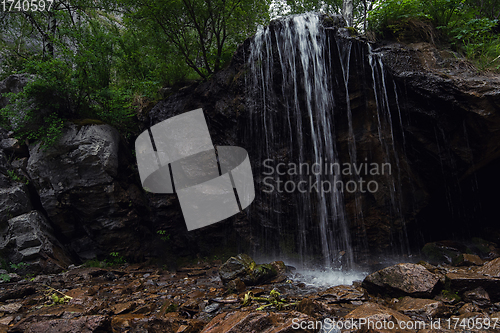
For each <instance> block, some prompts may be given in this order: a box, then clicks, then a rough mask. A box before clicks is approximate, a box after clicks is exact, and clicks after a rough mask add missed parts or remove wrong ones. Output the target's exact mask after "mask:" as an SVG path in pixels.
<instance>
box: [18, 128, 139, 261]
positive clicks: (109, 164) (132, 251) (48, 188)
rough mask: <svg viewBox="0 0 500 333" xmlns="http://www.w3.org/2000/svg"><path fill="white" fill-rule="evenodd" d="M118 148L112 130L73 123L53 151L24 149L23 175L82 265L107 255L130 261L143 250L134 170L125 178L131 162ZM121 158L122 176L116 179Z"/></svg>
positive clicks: (34, 148)
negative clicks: (112, 253) (120, 256)
mask: <svg viewBox="0 0 500 333" xmlns="http://www.w3.org/2000/svg"><path fill="white" fill-rule="evenodd" d="M119 147H120V136H119V134H118V132H117V130H116V129H114V128H113V127H111V126H109V125H86V126H77V125H75V124H71V125H69V126H67V127H66V128H65V129H64V132H63V134H62V137H61V138H60V139H59V141H58V142H57V143H56V144H55V145H54V146H53V147H50V148H48V149H43V148H42V147H41V146H40V144H34V145H30V147H29V149H30V157H29V160H28V166H27V172H28V174H29V176H30V178H31V179H32V182H33V184H34V185H35V187H36V189H37V191H38V194H39V196H40V201H41V204H42V206H43V208H44V209H45V211H46V212H47V214H48V216H49V218H50V219H51V221H52V222H53V224H54V225H55V227H56V229H57V231H58V232H60V233H61V234H62V235H64V237H65V239H67V240H68V244H67V245H68V246H69V248H70V249H71V250H72V251H74V252H76V253H77V254H78V256H79V257H80V259H82V260H87V259H91V258H94V257H95V256H96V255H102V256H106V255H109V253H111V252H119V253H120V255H123V256H127V257H130V256H132V257H134V258H135V257H136V256H138V255H140V254H141V252H140V251H139V249H140V248H142V253H144V252H145V251H147V246H144V245H147V243H144V242H143V237H144V235H145V234H148V231H147V229H146V228H145V227H144V226H143V224H144V223H142V222H143V217H141V214H140V213H139V212H138V209H142V206H141V200H140V198H141V195H142V194H141V191H140V190H139V188H138V187H137V186H136V185H135V184H134V178H133V177H137V175H135V170H134V169H133V168H131V172H134V175H133V176H130V174H129V175H127V173H126V170H127V167H128V165H126V164H127V163H130V164H132V163H134V162H132V161H131V160H127V159H126V157H125V155H123V156H122V155H120V153H119ZM121 157H123V159H122V160H121V161H122V162H121V163H123V164H125V165H123V168H124V170H125V172H124V173H120V174H119V173H118V171H119V164H120V162H119V161H120V158H121ZM129 177H132V178H131V179H129ZM142 215H146V214H142ZM65 245H66V244H65Z"/></svg>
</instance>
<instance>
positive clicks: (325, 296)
mask: <svg viewBox="0 0 500 333" xmlns="http://www.w3.org/2000/svg"><path fill="white" fill-rule="evenodd" d="M319 299H320V300H321V301H323V302H326V303H349V302H362V301H367V300H368V295H367V293H366V290H364V289H363V288H361V287H359V288H355V287H353V286H345V285H340V286H335V287H331V288H328V289H327V290H325V291H323V292H320V293H319Z"/></svg>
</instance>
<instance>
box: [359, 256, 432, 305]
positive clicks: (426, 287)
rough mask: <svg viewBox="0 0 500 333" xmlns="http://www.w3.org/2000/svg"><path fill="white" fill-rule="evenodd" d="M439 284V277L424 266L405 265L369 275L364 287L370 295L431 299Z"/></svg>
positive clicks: (387, 268) (398, 265)
mask: <svg viewBox="0 0 500 333" xmlns="http://www.w3.org/2000/svg"><path fill="white" fill-rule="evenodd" d="M438 282H439V276H438V275H436V274H433V273H431V272H429V271H428V270H427V269H425V268H424V267H423V266H422V265H418V264H410V263H403V264H397V265H394V266H390V267H386V268H384V269H382V270H380V271H377V272H375V273H372V274H370V275H368V276H367V277H366V278H365V279H364V281H363V284H362V285H363V287H364V288H366V289H367V291H368V292H369V293H380V294H389V295H394V296H403V295H408V296H416V297H429V296H431V294H433V293H434V292H435V291H436V286H437V284H438Z"/></svg>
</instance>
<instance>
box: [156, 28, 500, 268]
mask: <svg viewBox="0 0 500 333" xmlns="http://www.w3.org/2000/svg"><path fill="white" fill-rule="evenodd" d="M272 29H280V23H274V25H272ZM276 31H278V30H276ZM338 31H339V30H338V29H336V28H335V25H334V24H333V25H328V24H327V29H326V30H325V34H326V39H327V40H328V45H330V46H329V49H328V50H325V52H326V53H327V56H326V59H328V64H327V65H326V67H327V70H328V71H327V74H326V75H331V78H330V79H331V82H332V83H331V88H332V91H331V95H332V96H333V98H334V100H335V108H334V109H333V108H332V110H333V111H331V112H330V113H328V117H330V118H329V119H330V120H329V121H330V122H331V123H334V125H335V131H336V132H335V140H336V148H335V149H337V150H338V158H339V160H340V161H341V162H351V157H352V152H351V151H350V144H352V142H355V144H356V156H357V160H358V162H359V161H364V160H365V158H366V160H367V161H368V162H369V163H371V162H374V163H378V164H381V163H384V162H387V161H388V162H390V163H391V165H392V179H393V180H391V179H388V178H387V179H382V178H378V181H379V189H378V191H377V192H376V193H356V194H349V193H346V194H345V196H344V207H345V213H346V216H347V220H348V224H349V232H350V234H351V237H352V238H351V242H352V244H353V245H354V252H355V257H356V255H357V258H356V259H358V260H363V258H365V257H366V253H374V252H383V251H392V250H393V249H394V248H396V247H397V245H395V244H396V243H398V242H399V241H398V240H399V239H400V238H401V239H404V238H405V237H406V236H405V234H404V232H402V230H403V229H404V226H406V227H407V230H408V232H407V233H406V234H407V235H408V236H409V237H410V241H412V239H411V238H412V236H414V235H417V234H418V233H417V232H413V231H418V232H422V233H423V234H424V235H426V236H427V235H429V238H428V239H440V238H446V237H449V236H447V235H448V234H449V231H450V230H462V229H463V230H466V228H462V226H465V225H466V223H468V222H467V221H470V220H471V218H472V215H471V214H472V212H473V211H474V207H475V205H476V203H477V202H478V200H477V199H474V197H473V196H472V195H471V196H470V197H468V196H467V195H468V194H467V193H469V192H471V193H472V192H473V191H472V186H473V185H472V183H471V181H472V180H473V179H472V178H473V177H475V175H476V176H477V175H479V174H480V173H481V172H485V173H487V174H488V175H489V176H491V177H490V179H495V182H496V181H497V180H499V179H500V178H499V177H498V175H497V174H495V171H493V170H497V169H498V167H497V165H496V164H495V165H493V164H494V163H495V162H494V160H495V159H498V157H500V155H499V154H498V149H497V148H498V142H500V137H499V135H500V134H499V133H498V131H496V130H495V129H496V128H498V127H499V126H500V115H499V112H498V110H499V107H500V88H499V87H500V82H499V80H498V78H494V77H486V76H485V77H483V76H477V73H476V76H474V75H472V73H473V72H474V71H473V70H470V67H469V69H467V66H465V65H464V64H465V63H464V62H462V63H460V62H455V61H454V60H453V59H452V57H450V56H447V55H446V54H445V53H443V52H441V51H438V50H436V49H435V48H433V47H430V46H429V45H428V44H418V45H417V44H415V45H401V44H392V45H385V46H380V47H378V45H373V46H372V49H373V50H374V52H376V54H377V56H376V57H373V58H372V59H371V63H370V58H369V57H370V52H369V49H368V46H367V44H366V43H365V42H364V41H362V40H359V39H354V38H350V37H348V36H346V34H343V35H342V34H339V33H338ZM278 32H279V31H278ZM341 35H342V36H341ZM347 35H348V34H347ZM251 43H252V41H251V40H247V41H246V42H245V43H244V44H243V45H242V46H241V47H240V48H239V49H238V51H237V52H236V53H235V57H234V58H233V60H232V62H231V64H230V66H229V67H228V68H226V69H224V70H223V71H220V72H219V73H217V74H215V75H214V77H213V79H212V80H210V81H208V82H203V83H201V84H198V85H197V84H193V85H191V86H189V87H186V88H183V89H181V90H179V91H177V92H175V93H173V94H172V95H171V96H170V97H168V98H166V99H165V100H163V101H161V102H160V103H158V104H157V105H156V106H155V107H154V108H153V109H152V110H151V112H150V115H149V116H150V120H151V124H155V123H158V122H160V121H163V120H165V119H167V118H169V117H172V116H174V115H177V114H180V113H182V112H186V111H190V110H193V109H195V108H200V107H202V108H203V109H204V112H205V115H206V118H207V122H208V127H209V130H210V132H211V134H212V137H213V138H214V143H216V144H231V145H233V144H234V145H239V146H242V147H244V148H245V149H247V150H248V151H249V156H250V157H251V159H252V167H253V171H254V178H255V181H256V200H255V202H254V204H253V205H252V207H251V209H250V211H249V220H250V222H248V220H245V219H244V220H242V221H240V223H234V222H232V221H231V222H230V224H229V225H231V224H233V226H236V225H238V228H240V230H244V232H242V233H240V235H241V237H242V238H244V239H245V240H247V244H250V245H252V246H253V247H254V248H261V249H262V246H266V250H267V248H268V249H269V250H272V251H281V253H283V252H286V251H289V250H290V249H284V248H283V247H282V248H280V249H277V248H278V247H279V245H277V244H280V242H281V243H284V242H283V239H286V240H287V242H288V243H291V244H297V243H298V242H299V239H298V237H297V236H296V235H297V234H298V233H299V222H297V216H300V213H301V212H303V211H302V209H303V206H301V205H300V204H297V202H296V201H294V200H295V199H294V197H293V196H295V197H297V195H299V194H298V193H292V194H291V195H287V194H286V193H283V194H280V195H279V196H271V195H265V194H263V189H264V188H267V187H266V186H265V185H264V184H263V182H264V181H263V179H264V177H265V176H264V175H263V172H265V171H267V170H266V169H265V168H263V166H262V164H263V160H265V159H266V158H271V159H275V160H276V163H278V162H284V163H288V162H297V152H298V151H299V148H300V147H299V146H303V147H305V148H304V156H307V159H306V160H308V161H309V162H311V161H312V159H311V156H310V155H311V154H312V153H311V152H312V151H313V150H314V149H313V146H312V145H311V140H312V139H311V137H312V134H311V133H310V130H309V127H308V126H309V122H308V121H309V119H308V118H307V117H306V116H303V117H302V116H295V115H293V114H292V115H291V116H290V117H288V118H287V116H286V115H288V114H290V113H293V112H295V111H293V112H292V110H293V109H294V105H292V104H290V103H288V102H290V100H291V99H292V98H288V99H287V98H286V97H287V96H292V95H293V89H292V88H291V83H290V82H282V80H283V78H284V77H286V75H288V72H286V73H285V72H282V71H281V67H280V66H281V64H280V56H279V53H278V52H277V51H276V50H275V52H273V53H272V56H270V60H269V59H264V60H265V61H268V60H269V61H270V63H268V64H267V65H265V64H264V60H263V64H262V67H263V70H264V71H267V70H269V71H272V73H268V74H269V77H273V78H274V79H275V81H274V82H266V84H267V86H266V89H267V88H268V89H269V91H266V94H265V103H264V104H265V105H266V109H265V111H264V108H263V107H260V106H259V107H252V105H259V104H258V103H260V102H262V99H264V98H260V99H255V98H254V96H255V91H259V89H262V85H261V86H257V87H252V86H249V82H250V81H251V80H250V78H249V76H248V75H249V73H250V72H249V71H250V68H249V66H248V63H247V60H248V59H249V57H250V52H251V51H250V44H251ZM347 50H349V52H347ZM378 57H380V58H378ZM379 59H380V63H379ZM259 66H260V65H259ZM265 66H268V67H265ZM347 66H348V67H349V72H348V90H349V96H348V99H349V101H350V112H351V113H352V121H351V124H352V130H351V129H350V122H349V119H348V118H349V117H348V109H347V105H346V93H345V91H346V89H345V85H344V80H345V78H344V77H343V76H342V73H343V70H345V69H347ZM371 66H373V67H371ZM464 66H465V67H464ZM373 68H375V70H373ZM382 68H383V70H384V71H385V72H384V73H385V77H384V79H385V81H383V80H382V75H381V71H382ZM372 77H375V78H376V82H375V86H377V87H378V88H377V89H376V91H374V89H373V86H374V82H373V78H372ZM296 79H297V80H298V81H301V80H303V73H300V70H298V71H297V77H296ZM384 84H385V89H383V88H382V87H383V85H384ZM299 88H300V89H302V88H303V87H299ZM287 89H288V90H287ZM282 91H286V92H287V94H284V95H283V96H281V95H280V94H281V93H282ZM300 91H301V90H300ZM276 96H278V97H277V98H274V97H276ZM305 99H306V97H305V93H303V92H302V91H301V92H300V93H299V97H298V102H297V103H298V105H299V106H300V107H299V108H298V109H300V110H306V109H307V108H306V105H305ZM384 99H386V100H384ZM287 103H288V104H287ZM377 103H379V104H384V103H386V104H387V105H386V108H385V111H383V112H382V111H379V112H378V111H377ZM261 104H262V103H261ZM264 104H262V105H264ZM289 120H290V121H289ZM316 120H317V119H315V121H316ZM297 123H301V124H302V127H303V133H304V136H303V138H302V140H298V136H297V135H290V133H289V129H288V128H289V127H290V126H294V124H297ZM306 124H307V126H306ZM315 124H316V123H315ZM316 125H317V126H319V125H318V124H316ZM271 133H272V135H271ZM290 137H292V139H290ZM353 137H354V138H353ZM353 139H354V140H353ZM266 140H267V141H269V140H271V141H272V142H273V144H272V145H268V146H266V144H265V142H266ZM332 149H333V148H332ZM388 152H389V153H388ZM268 155H269V156H268ZM488 166H491V167H492V169H491V170H489V169H488ZM493 166H495V167H494V168H493ZM488 170H489V171H488ZM287 177H288V176H285V179H283V181H286V180H288V178H289V177H288V178H287ZM370 177H371V176H369V177H365V178H366V179H365V180H366V181H370V180H377V179H375V178H376V177H371V178H370ZM344 178H345V179H344V180H345V181H347V180H349V179H350V178H349V177H344ZM392 181H394V183H392ZM486 183H487V182H486ZM495 184H496V183H495ZM480 186H481V185H480ZM391 188H395V189H396V190H395V191H392V190H391ZM459 188H460V189H459ZM469 190H470V191H469ZM391 191H392V192H391ZM460 195H462V196H465V197H460ZM442 198H449V199H450V200H451V201H450V202H446V201H445V199H442ZM453 207H455V208H456V209H458V210H461V211H463V214H462V213H456V212H452V210H453V209H452V208H453ZM469 208H470V209H469ZM337 213H338V214H340V213H339V212H338V211H337ZM308 214H309V213H308ZM320 215H321V214H320V212H319V211H317V210H316V209H312V210H311V212H310V214H309V215H307V216H306V217H304V219H306V220H307V221H308V222H307V223H306V224H307V228H306V229H307V234H308V235H310V234H315V233H317V234H319V231H318V230H319V228H318V226H317V225H316V224H315V223H316V222H315V221H317V220H318V219H319V217H320ZM450 216H451V218H450ZM465 217H467V218H465ZM490 217H491V218H492V219H491V220H492V221H493V220H494V219H493V217H494V215H491V216H490ZM486 218H487V216H486V215H483V216H480V217H479V219H486ZM277 221H279V222H277ZM311 221H312V222H311ZM452 221H453V222H452ZM492 224H493V222H492ZM492 227H494V225H493V226H492ZM278 230H280V231H278ZM337 230H338V229H337ZM478 232H479V231H478ZM262 234H266V235H267V236H266V237H267V239H266V240H265V241H264V240H263V239H259V236H258V235H262ZM443 235H444V236H443ZM319 239H320V238H319V237H318V238H314V237H313V239H312V241H310V242H308V243H307V244H305V245H304V244H303V245H304V247H305V248H308V251H311V252H313V253H316V254H318V255H322V252H321V248H320V246H319V243H320V242H319ZM415 241H420V240H415ZM295 247H296V248H298V247H300V246H298V245H296V246H295ZM294 250H296V249H292V251H294ZM339 250H343V249H342V248H340V249H339ZM339 252H340V251H339ZM278 253H279V252H278ZM458 254H460V253H458ZM348 255H349V254H348Z"/></svg>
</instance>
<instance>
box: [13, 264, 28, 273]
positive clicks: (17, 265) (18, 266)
mask: <svg viewBox="0 0 500 333" xmlns="http://www.w3.org/2000/svg"><path fill="white" fill-rule="evenodd" d="M29 265H30V264H28V263H26V262H20V263H17V264H14V263H10V268H11V269H12V270H14V271H17V270H19V269H24V268H26V267H28V266H29Z"/></svg>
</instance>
